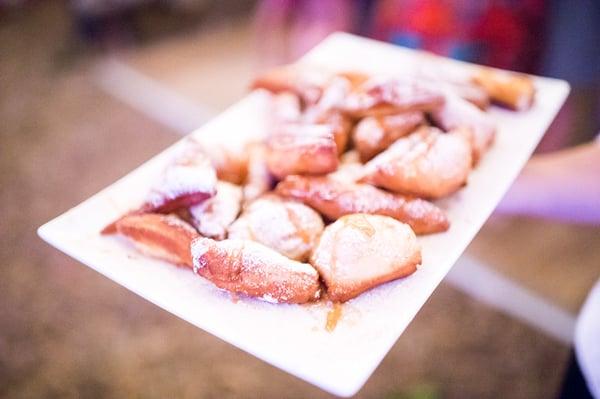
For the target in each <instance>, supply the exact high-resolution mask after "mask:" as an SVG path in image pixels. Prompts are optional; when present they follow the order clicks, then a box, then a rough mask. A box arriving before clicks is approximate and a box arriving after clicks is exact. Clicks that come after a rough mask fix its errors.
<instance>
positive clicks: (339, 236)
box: [311, 214, 421, 302]
mask: <svg viewBox="0 0 600 399" xmlns="http://www.w3.org/2000/svg"><path fill="white" fill-rule="evenodd" d="M311 263H312V264H313V265H314V266H315V268H316V269H317V270H318V271H319V274H320V275H321V277H322V279H323V281H324V282H325V285H326V286H327V295H328V297H329V299H331V300H332V301H334V302H345V301H348V300H350V299H352V298H355V297H356V296H358V295H360V294H361V293H363V292H365V291H367V290H369V289H371V288H373V287H375V286H378V285H380V284H383V283H385V282H388V281H392V280H395V279H398V278H401V277H406V276H408V275H410V274H412V273H414V272H415V271H416V270H417V266H418V265H419V264H420V263H421V250H420V247H419V245H418V243H417V239H416V237H415V235H414V233H413V232H412V230H411V229H410V227H408V226H407V225H405V224H403V223H400V222H398V221H397V220H394V219H392V218H390V217H386V216H380V215H365V214H353V215H347V216H344V217H342V218H340V219H338V220H337V221H336V222H335V223H333V224H331V225H329V226H327V228H326V229H325V231H324V232H323V234H322V236H321V238H320V240H319V244H318V245H317V247H316V248H315V251H314V253H313V255H312V257H311Z"/></svg>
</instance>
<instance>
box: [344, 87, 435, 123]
mask: <svg viewBox="0 0 600 399" xmlns="http://www.w3.org/2000/svg"><path fill="white" fill-rule="evenodd" d="M443 103H444V96H443V95H442V94H441V93H440V92H438V91H436V90H434V89H432V88H430V87H427V86H425V85H421V84H419V83H417V82H416V81H414V80H398V79H389V78H385V79H381V78H373V79H370V80H368V81H366V82H364V83H363V84H362V85H360V87H359V88H358V89H357V90H355V91H353V92H352V93H350V95H348V97H347V98H346V102H345V104H344V112H346V113H347V114H349V115H350V116H352V117H355V118H362V117H366V116H381V115H391V114H399V113H402V112H408V111H433V110H435V109H437V108H439V107H440V106H441V105H442V104H443Z"/></svg>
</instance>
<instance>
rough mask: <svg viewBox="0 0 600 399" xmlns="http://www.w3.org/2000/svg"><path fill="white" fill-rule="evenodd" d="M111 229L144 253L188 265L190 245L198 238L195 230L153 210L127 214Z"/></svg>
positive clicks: (181, 221)
mask: <svg viewBox="0 0 600 399" xmlns="http://www.w3.org/2000/svg"><path fill="white" fill-rule="evenodd" d="M115 228H116V231H117V233H119V234H122V235H123V236H125V237H127V238H128V239H129V240H130V241H131V242H132V243H133V244H134V246H135V247H136V249H137V250H138V251H140V252H141V253H143V254H144V255H148V256H151V257H153V258H158V259H161V260H165V261H167V262H171V263H174V264H176V265H180V266H187V267H190V268H191V267H192V256H191V252H190V245H191V243H192V240H193V239H194V238H196V237H198V232H197V231H196V230H194V228H193V227H192V226H190V225H189V224H187V223H185V222H184V221H183V220H181V219H179V218H178V217H177V216H174V215H162V214H155V213H144V214H138V215H127V216H124V217H122V218H121V219H119V220H118V221H117V222H116V223H115Z"/></svg>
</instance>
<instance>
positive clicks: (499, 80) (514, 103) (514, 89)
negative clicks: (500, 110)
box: [472, 67, 535, 111]
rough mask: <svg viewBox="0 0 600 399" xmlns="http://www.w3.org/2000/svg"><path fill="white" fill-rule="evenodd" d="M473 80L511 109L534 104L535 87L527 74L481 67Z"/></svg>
mask: <svg viewBox="0 0 600 399" xmlns="http://www.w3.org/2000/svg"><path fill="white" fill-rule="evenodd" d="M472 80H473V82H474V83H475V84H477V85H479V86H480V87H481V88H483V90H485V91H486V92H487V94H488V95H489V96H490V97H491V99H492V101H493V102H495V103H498V104H500V105H504V106H505V107H508V108H510V109H513V110H516V111H524V110H526V109H529V108H530V107H531V104H533V97H534V95H535V87H534V85H533V80H532V79H531V77H529V76H527V75H523V74H518V73H511V72H507V71H499V70H496V69H492V68H485V67H479V68H478V69H477V71H476V72H475V73H474V74H473V76H472Z"/></svg>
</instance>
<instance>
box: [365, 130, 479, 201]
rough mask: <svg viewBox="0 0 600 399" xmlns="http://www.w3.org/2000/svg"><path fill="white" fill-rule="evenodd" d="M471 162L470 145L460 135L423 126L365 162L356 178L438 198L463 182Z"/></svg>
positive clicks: (409, 193) (393, 189) (453, 190)
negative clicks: (359, 177) (358, 176)
mask: <svg viewBox="0 0 600 399" xmlns="http://www.w3.org/2000/svg"><path fill="white" fill-rule="evenodd" d="M471 165H472V158H471V145H470V143H469V142H468V140H467V139H466V138H465V137H464V136H463V135H461V134H454V133H442V132H441V131H440V130H439V129H436V128H433V127H423V128H421V129H419V130H418V131H416V132H415V133H412V134H411V135H409V136H407V137H404V138H401V139H399V140H398V141H396V142H395V143H394V144H393V145H392V146H391V147H390V148H388V149H387V150H385V151H384V152H382V153H381V154H379V155H378V156H376V157H375V158H373V159H372V160H371V161H369V162H368V163H367V164H366V165H365V176H364V177H363V178H362V179H361V180H360V181H361V182H363V183H370V184H373V185H375V186H378V187H382V188H385V189H387V190H390V191H393V192H396V193H400V194H408V195H414V196H417V197H422V198H440V197H444V196H447V195H449V194H452V193H453V192H455V191H456V190H458V189H459V188H461V187H462V186H464V185H465V184H466V182H467V177H468V176H469V173H470V171H471Z"/></svg>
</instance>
